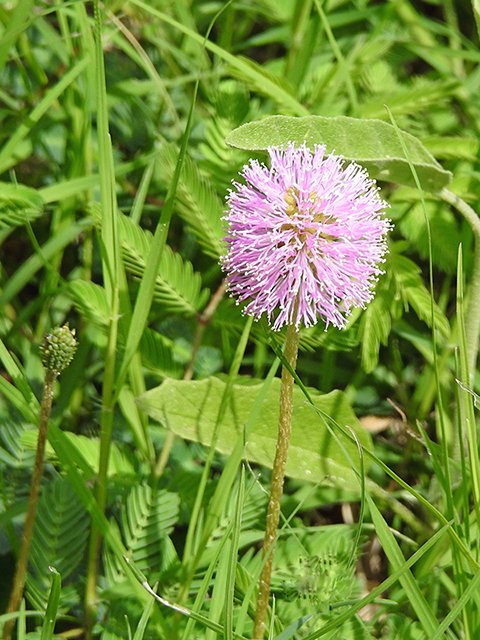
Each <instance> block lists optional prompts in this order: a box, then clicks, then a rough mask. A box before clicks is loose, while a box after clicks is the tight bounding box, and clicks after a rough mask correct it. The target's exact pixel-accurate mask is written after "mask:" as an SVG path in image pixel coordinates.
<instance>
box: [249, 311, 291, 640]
mask: <svg viewBox="0 0 480 640" xmlns="http://www.w3.org/2000/svg"><path fill="white" fill-rule="evenodd" d="M299 339H300V332H299V330H298V329H297V328H296V327H295V324H291V325H289V326H288V329H287V338H286V342H285V358H286V360H287V362H288V363H289V365H290V366H291V368H292V369H293V370H295V367H296V364H297V355H298V343H299ZM293 384H294V379H293V376H292V375H291V373H290V372H289V371H288V369H287V368H286V367H285V366H284V367H283V368H282V383H281V389H280V416H279V421H278V438H277V449H276V452H275V460H274V462H273V470H272V484H271V488H270V501H269V503H268V512H267V523H266V527H265V537H264V539H263V557H264V558H265V557H266V561H265V565H264V567H263V569H262V573H261V574H260V583H259V591H258V599H257V610H256V613H255V623H254V627H253V638H254V640H263V637H264V635H265V627H266V624H265V621H266V619H267V610H268V601H269V597H270V582H271V578H272V565H273V554H274V544H275V540H276V537H277V529H278V523H279V520H280V500H281V497H282V493H283V483H284V478H285V465H286V463H287V456H288V446H289V444H290V435H291V433H292V408H293V403H292V400H293Z"/></svg>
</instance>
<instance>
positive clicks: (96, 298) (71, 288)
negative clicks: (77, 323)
mask: <svg viewBox="0 0 480 640" xmlns="http://www.w3.org/2000/svg"><path fill="white" fill-rule="evenodd" d="M68 292H69V293H70V295H71V297H72V299H73V302H74V304H75V307H76V309H77V311H78V312H79V313H80V314H81V315H82V316H83V317H84V318H86V319H87V320H89V321H90V322H92V323H93V324H95V325H96V326H101V327H108V323H109V322H110V315H111V311H110V305H109V303H108V300H107V292H106V291H105V289H104V288H103V287H101V286H100V285H99V284H95V283H94V282H90V281H85V280H72V282H69V284H68Z"/></svg>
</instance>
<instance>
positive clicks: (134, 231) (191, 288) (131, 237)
mask: <svg viewBox="0 0 480 640" xmlns="http://www.w3.org/2000/svg"><path fill="white" fill-rule="evenodd" d="M119 222H120V224H119V229H120V234H121V240H122V246H123V252H124V260H125V266H126V268H127V269H128V270H129V271H130V273H132V274H133V275H135V276H137V277H138V278H141V277H142V276H143V273H144V271H145V265H146V261H147V259H148V256H149V254H150V247H151V244H152V234H151V233H150V232H149V231H145V230H144V229H142V228H141V227H140V226H139V225H137V224H135V222H133V221H132V220H130V219H129V218H127V217H126V216H123V215H120V216H119ZM209 295H210V294H209V291H208V290H207V289H203V290H202V280H201V276H200V274H199V273H197V272H195V271H194V269H193V266H192V264H191V263H190V262H188V261H187V260H183V258H182V257H181V256H180V254H179V253H175V252H173V251H172V250H171V249H170V247H169V246H168V245H167V246H165V247H164V250H163V253H162V259H161V262H160V268H159V273H158V276H157V279H156V283H155V299H156V300H157V301H158V302H160V303H161V304H163V305H164V306H165V307H166V308H167V309H168V311H170V312H172V313H181V314H184V315H187V316H192V315H195V313H197V312H198V311H200V310H201V309H203V307H204V306H205V304H206V302H207V300H208V297H209Z"/></svg>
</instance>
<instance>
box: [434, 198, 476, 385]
mask: <svg viewBox="0 0 480 640" xmlns="http://www.w3.org/2000/svg"><path fill="white" fill-rule="evenodd" d="M440 197H441V198H442V199H443V200H445V202H448V204H451V205H452V206H453V207H455V208H456V209H457V211H459V212H460V213H461V214H462V216H463V217H464V218H465V220H466V221H467V222H468V223H469V225H470V226H471V227H472V231H473V235H474V236H475V250H474V254H473V274H472V278H471V280H470V284H469V288H468V303H467V310H466V313H465V333H466V338H467V353H468V372H469V377H470V381H471V380H472V379H473V374H474V373H475V367H476V364H477V356H478V339H479V332H480V218H479V217H478V215H477V214H476V213H475V211H474V210H473V209H472V208H471V207H470V206H469V205H468V204H467V203H466V202H464V201H463V200H462V199H461V198H459V197H458V196H456V195H455V194H454V193H452V192H451V191H448V189H443V190H442V191H441V192H440Z"/></svg>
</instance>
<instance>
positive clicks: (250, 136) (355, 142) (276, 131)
mask: <svg viewBox="0 0 480 640" xmlns="http://www.w3.org/2000/svg"><path fill="white" fill-rule="evenodd" d="M402 136H403V139H404V142H405V145H406V147H407V149H408V153H409V155H410V158H411V160H412V163H413V165H414V167H415V170H416V171H417V174H418V177H419V180H420V184H421V185H422V188H423V189H425V190H426V191H432V192H437V191H441V189H443V188H444V187H446V186H447V185H448V184H449V182H450V181H451V179H452V175H451V173H450V172H449V171H445V170H444V169H442V167H441V166H440V165H439V164H438V162H437V161H436V160H435V158H434V157H433V156H432V155H431V154H430V153H429V152H428V151H427V150H426V149H425V147H424V146H423V145H422V143H421V142H420V141H419V140H417V139H416V138H414V137H413V136H411V135H410V134H409V133H406V132H405V131H403V132H402ZM226 141H227V143H228V144H230V145H232V146H233V147H238V148H240V149H248V150H250V151H259V150H263V149H267V147H269V146H282V145H283V146H285V145H286V144H287V143H288V142H295V143H297V144H302V143H303V142H306V143H307V145H308V146H309V147H311V148H313V146H314V145H315V144H325V145H326V147H327V152H328V153H331V152H335V153H337V154H339V155H343V156H344V157H345V159H346V160H347V161H355V162H358V163H360V164H361V165H363V166H364V167H365V168H366V169H367V170H368V172H369V174H370V176H371V177H372V178H376V179H378V180H386V181H388V182H397V183H399V184H407V185H410V186H415V181H414V179H413V176H412V172H411V170H410V167H409V165H408V162H407V160H406V158H405V154H404V153H403V149H402V145H401V143H400V140H399V139H398V137H397V134H396V132H395V129H394V128H393V126H392V125H390V124H387V123H386V122H382V121H381V120H358V119H356V118H348V117H346V116H337V117H335V118H324V117H323V116H305V117H302V118H296V117H292V116H268V117H267V118H263V119H262V120H257V121H256V122H248V123H247V124H244V125H242V126H241V127H238V128H237V129H234V130H233V131H232V132H231V133H230V134H229V135H228V136H227V138H226Z"/></svg>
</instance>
